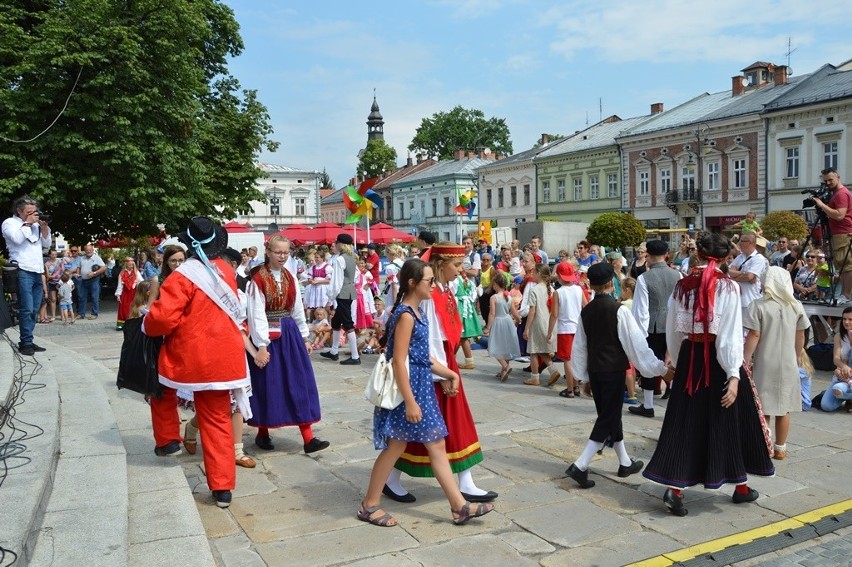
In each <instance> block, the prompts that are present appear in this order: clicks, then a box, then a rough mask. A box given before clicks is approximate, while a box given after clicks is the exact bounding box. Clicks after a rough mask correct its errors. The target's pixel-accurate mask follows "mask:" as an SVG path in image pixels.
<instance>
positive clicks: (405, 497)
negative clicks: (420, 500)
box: [382, 484, 417, 504]
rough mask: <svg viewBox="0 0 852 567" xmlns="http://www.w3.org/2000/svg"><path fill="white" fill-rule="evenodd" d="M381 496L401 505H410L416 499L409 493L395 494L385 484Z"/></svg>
mask: <svg viewBox="0 0 852 567" xmlns="http://www.w3.org/2000/svg"><path fill="white" fill-rule="evenodd" d="M382 494H384V495H385V496H387V497H388V498H390V499H391V500H396V501H397V502H402V503H403V504H410V503H412V502H416V501H417V498H416V497H415V496H414V495H413V494H412V493H410V492H406V493H405V494H397V493H396V492H394V491H393V490H391V487H390V486H388V485H387V484H386V485H385V487H384V488H383V489H382Z"/></svg>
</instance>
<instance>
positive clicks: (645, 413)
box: [627, 406, 654, 417]
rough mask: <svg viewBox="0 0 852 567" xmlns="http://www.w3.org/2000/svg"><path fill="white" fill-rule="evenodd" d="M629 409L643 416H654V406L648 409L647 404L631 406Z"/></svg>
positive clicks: (634, 413)
mask: <svg viewBox="0 0 852 567" xmlns="http://www.w3.org/2000/svg"><path fill="white" fill-rule="evenodd" d="M627 411H629V412H630V413H632V414H633V415H641V416H642V417H654V408H651V409H647V408H646V407H645V406H630V407H629V408H627Z"/></svg>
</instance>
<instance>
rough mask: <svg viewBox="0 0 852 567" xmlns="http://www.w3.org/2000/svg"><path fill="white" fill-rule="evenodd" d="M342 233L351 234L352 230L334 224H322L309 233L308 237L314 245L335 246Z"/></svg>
mask: <svg viewBox="0 0 852 567" xmlns="http://www.w3.org/2000/svg"><path fill="white" fill-rule="evenodd" d="M341 232H350V230H347V229H346V228H343V227H341V226H340V225H339V224H335V223H333V222H321V223H320V224H318V225H316V226H315V227H313V228H312V229H310V230H309V231H308V237H309V240H310V241H311V243H313V244H334V241H335V240H337V235H338V234H340V233H341Z"/></svg>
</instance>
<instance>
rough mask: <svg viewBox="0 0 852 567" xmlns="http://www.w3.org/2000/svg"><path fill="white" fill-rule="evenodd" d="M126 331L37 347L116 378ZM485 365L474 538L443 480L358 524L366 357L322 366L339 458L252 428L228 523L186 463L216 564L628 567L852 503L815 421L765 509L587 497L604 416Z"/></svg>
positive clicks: (367, 436)
mask: <svg viewBox="0 0 852 567" xmlns="http://www.w3.org/2000/svg"><path fill="white" fill-rule="evenodd" d="M114 320H115V303H114V302H113V301H110V300H105V301H103V302H102V313H101V316H100V317H99V319H97V320H95V321H85V320H83V321H78V322H77V323H76V324H75V325H73V326H63V325H62V324H61V323H58V322H54V323H51V324H49V325H37V329H36V336H45V337H49V338H50V340H52V341H55V342H57V343H59V344H61V345H62V346H65V347H67V348H70V349H72V350H75V351H76V352H79V353H80V354H81V355H85V356H88V357H91V358H93V359H95V360H97V361H99V362H101V363H102V364H104V365H106V366H107V367H108V368H113V369H115V368H117V366H118V356H119V352H120V345H121V336H122V335H121V333H118V332H116V331H115V329H114ZM315 357H316V355H315ZM475 359H476V365H477V369H476V370H472V371H464V381H465V389H466V392H467V396H468V400H469V403H470V406H471V410H472V413H473V415H474V417H475V419H476V425H477V429H478V431H479V436H480V440H481V443H482V446H483V452H484V456H485V460H484V462H483V463H482V464H480V465H478V466H476V467H475V468H474V474H475V478H476V481H477V484H478V485H479V486H480V487H482V488H484V489H488V490H496V491H497V492H499V493H500V497H499V498H498V499H497V501H496V503H495V504H496V511H495V512H494V513H492V514H489V515H488V516H486V517H484V518H482V519H481V520H475V521H472V522H471V523H470V524H468V525H467V526H465V527H461V528H460V527H456V526H453V525H452V524H451V523H450V521H449V518H450V513H449V509H448V507H447V503H446V500H445V499H444V497H443V495H442V493H441V491H440V489H439V487H438V486H437V483H436V482H435V481H434V479H410V478H407V477H404V482H405V484H406V486H407V487H408V488H409V489H410V490H411V491H412V493H414V494H416V495H417V498H418V500H417V502H416V503H415V504H408V505H404V504H398V503H395V502H390V501H385V503H384V505H385V507H386V509H387V510H388V511H389V512H391V513H392V514H394V515H395V516H396V517H397V518H398V519H399V521H400V525H401V527H400V528H396V529H388V530H384V529H380V528H376V527H373V526H368V525H366V524H364V523H363V522H359V521H358V520H357V519H356V518H355V511H356V509H357V506H358V503H359V502H360V500H361V498H362V497H363V493H364V490H365V489H366V485H367V483H368V480H369V474H370V470H371V467H372V464H373V461H374V459H375V457H376V454H377V453H376V451H375V450H374V449H373V446H372V442H371V438H372V411H371V409H370V407H369V406H368V404H367V402H365V401H364V400H363V395H362V392H363V388H364V383H365V381H366V378H367V376H368V375H369V372H370V370H371V367H372V364H373V363H374V361H375V357H374V356H365V357H364V361H365V363H364V365H362V366H359V367H351V366H350V367H341V366H339V365H338V364H336V363H332V362H330V361H325V360H322V359H319V358H315V360H314V368H315V371H316V376H317V382H318V386H319V389H320V396H321V400H322V404H323V419H322V421H321V422H320V423H319V424H317V425H316V426H315V432H316V434H317V436H318V437H320V438H322V439H327V440H328V441H330V442H331V447H330V448H329V449H327V450H325V451H322V452H320V453H315V454H313V455H311V456H306V455H305V454H304V452H303V451H302V444H301V439H300V438H299V434H298V431H296V430H295V429H294V428H285V429H280V430H275V431H274V432H273V440H274V442H275V444H276V449H275V450H274V451H270V452H263V451H260V450H258V449H257V448H256V447H254V444H253V439H254V433H253V430H252V429H251V428H248V427H247V428H246V432H245V437H244V439H243V441H244V443H245V446H246V450H247V452H248V453H250V454H251V455H252V456H253V457H255V458H256V459H257V460H258V466H257V468H255V469H251V470H249V469H241V468H239V467H238V480H237V488H236V490H235V492H234V502H233V504H232V506H231V508H230V509H228V510H227V511H222V510H219V509H218V508H216V507H215V506H213V505H212V503H211V501H210V496H209V492H208V490H207V487H206V482H205V480H204V472H203V461H202V458H201V454H200V453H201V451H203V439H202V440H201V448H200V449H201V451H199V454H197V455H194V456H192V455H183V456H181V457H179V461H180V463H181V465H182V466H183V469H184V471H185V473H186V477H187V480H188V483H189V486H190V487H191V488H192V490H193V492H194V493H195V496H196V504H197V509H198V513H199V514H200V516H201V518H202V521H203V522H204V525H205V528H206V530H207V535H208V538H209V541H210V545H211V548H212V549H213V552H214V555H215V556H216V559H217V562H218V564H219V565H223V566H229V567H230V566H240V567H242V566H255V565H257V566H261V565H367V564H369V565H403V566H407V565H438V564H456V565H465V564H469V565H474V564H475V565H482V564H485V563H487V564H489V565H491V566H498V565H513V566H514V565H543V566H557V565H623V564H625V563H629V562H633V561H640V560H642V559H645V558H649V557H653V556H656V555H659V554H661V553H665V552H670V551H673V550H677V549H682V548H684V547H688V546H691V545H696V544H698V543H702V542H705V541H708V540H711V539H715V538H719V537H723V536H728V535H731V534H734V533H738V532H741V531H744V530H749V529H752V528H756V527H759V526H765V525H767V524H770V523H773V522H777V521H780V520H783V519H785V518H789V517H791V516H794V515H796V514H801V513H803V512H807V511H810V510H813V509H815V508H818V507H821V506H826V505H829V504H833V503H836V502H840V501H842V500H845V499H846V498H848V497H849V491H848V489H847V486H848V484H847V483H844V482H838V473H839V472H840V471H846V472H848V468H849V463H850V462H852V459H850V456H852V455H850V453H852V439H850V436H849V434H848V418H847V415H845V414H844V415H839V414H838V415H831V414H824V413H821V412H817V411H811V412H808V413H802V414H796V415H795V416H794V417H793V426H792V431H791V434H790V440H789V443H788V445H789V447H790V456H789V457H788V459H786V460H785V461H780V462H778V463H777V466H778V474H777V476H776V477H775V478H771V479H761V478H757V479H754V480H753V481H752V483H751V484H752V486H754V487H755V488H756V489H757V490H759V491H760V494H761V497H760V499H759V500H758V501H757V502H756V503H754V504H752V505H745V506H734V505H733V504H732V503H731V502H730V495H731V492H732V489H730V488H723V489H722V490H719V491H705V490H701V489H695V490H689V491H687V492H686V501H687V504H688V507H689V511H690V513H689V516H687V517H685V518H676V517H674V516H672V515H671V514H669V513H667V512H666V510H665V508H664V506H663V505H662V502H661V496H662V493H663V489H662V488H661V487H659V486H657V485H655V484H653V483H650V482H647V481H646V480H645V479H644V478H643V477H642V476H641V475H634V476H631V477H629V478H626V479H620V478H617V476H616V474H615V472H616V469H617V467H618V463H617V461H616V459H615V457H614V455H613V454H612V452H609V451H608V452H605V453H604V455H603V456H602V457H598V458H596V459H595V460H594V461H593V462H592V464H591V469H590V470H591V477H592V478H594V479H595V480H596V482H597V486H596V487H595V488H593V489H591V490H579V489H578V488H577V486H576V483H574V482H573V481H571V480H570V479H565V478H564V470H565V468H566V467H567V466H568V464H569V463H570V462H571V461H573V459H574V458H576V456H577V455H578V454H579V453H580V452H581V451H582V448H583V446H584V445H585V442H586V439H587V438H588V434H589V431H590V430H591V423H592V422H593V420H594V417H595V410H594V404H593V403H592V401H591V400H590V399H585V398H581V399H573V400H570V399H568V400H566V399H563V398H560V397H559V396H558V395H557V393H558V391H559V389H561V387H560V386H554V387H553V388H550V389H548V388H546V387H531V386H524V385H522V384H521V379H522V377H524V374H523V372H522V371H521V368H520V365H517V364H516V365H514V367H515V368H514V372H513V374H512V376H511V378H510V380H509V381H508V382H506V383H503V384H501V383H499V382H497V381H496V380H495V379H494V374H495V373H496V372H497V369H498V366H497V364H496V363H495V362H494V361H492V360H490V359H488V358H487V357H486V356H485V353H484V352H483V351H475ZM561 383H562V384H564V381H563V382H561ZM827 384H828V375H827V374H826V373H820V374H819V375H818V376H817V377H816V378H815V381H814V391H815V392H818V391H820V390H821V389H824V388H825V387H826V386H827ZM562 387H564V386H562ZM120 396H121V397H122V398H127V403H134V402H135V399H136V398H135V397H138V396H137V395H136V394H133V393H132V392H126V391H122V392H121V393H120ZM139 403H142V402H141V400H139ZM665 404H666V402H665V401H660V400H657V401H656V410H657V417H656V418H655V419H647V418H642V417H638V416H632V415H628V414H627V413H626V411H625V416H624V428H625V440H626V443H627V447H628V451H629V452H630V454H631V456H634V457H637V458H640V459H643V460H645V461H646V462H647V460H648V459H649V458H650V456H651V454H652V453H653V450H654V447H655V445H656V440H657V437H658V435H659V428H660V425H661V424H662V415H663V414H664V410H665ZM185 417H188V416H185ZM135 434H136V439H134V442H135V443H136V444H137V445H138V444H139V442H140V441H142V442H147V440H146V439H145V438H146V437H148V438H150V432H147V431H144V430H139V431H137V432H135ZM150 443H151V448H152V449H153V441H150ZM150 472H151V473H153V472H155V471H150ZM844 474H845V473H844ZM842 478H848V476H843V477H842ZM849 539H850V538H849V533H848V531H847V532H846V533H845V534H844V537H840V536H837V537H831V536H826V537H823V538H821V539H819V540H813V541H812V542H809V543H807V544H803V545H802V546H801V549H798V550H796V549H791V550H787V551H788V553H785V552H783V551H782V552H779V553H777V554H773V555H772V556H771V557H768V556H767V557H766V558H765V560H764V561H763V562H761V560H751V562H750V563H748V565H778V564H789V565H823V564H832V565H838V564H842V563H837V562H834V563H831V562H828V563H818V562H816V561H823V560H825V561H828V560H829V558H830V557H832V556H831V554H832V553H835V552H836V551H837V550H838V549H839V550H841V551H842V552H843V553H848V551H849V547H848V541H849ZM844 546H846V547H844ZM847 556H848V555H847ZM761 559H764V558H761ZM777 561H789V563H777ZM742 564H743V565H744V564H746V563H745V562H744V563H742Z"/></svg>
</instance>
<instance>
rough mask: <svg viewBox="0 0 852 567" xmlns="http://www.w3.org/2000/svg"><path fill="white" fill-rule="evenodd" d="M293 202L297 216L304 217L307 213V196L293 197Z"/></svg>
mask: <svg viewBox="0 0 852 567" xmlns="http://www.w3.org/2000/svg"><path fill="white" fill-rule="evenodd" d="M293 202H294V204H295V206H296V216H297V217H303V216H305V215H306V214H307V213H306V211H305V198H304V197H296V198H295V199H293Z"/></svg>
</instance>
